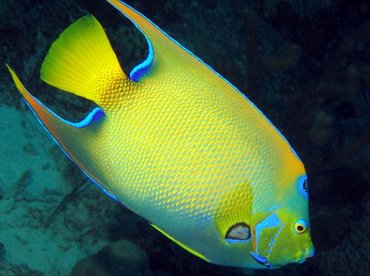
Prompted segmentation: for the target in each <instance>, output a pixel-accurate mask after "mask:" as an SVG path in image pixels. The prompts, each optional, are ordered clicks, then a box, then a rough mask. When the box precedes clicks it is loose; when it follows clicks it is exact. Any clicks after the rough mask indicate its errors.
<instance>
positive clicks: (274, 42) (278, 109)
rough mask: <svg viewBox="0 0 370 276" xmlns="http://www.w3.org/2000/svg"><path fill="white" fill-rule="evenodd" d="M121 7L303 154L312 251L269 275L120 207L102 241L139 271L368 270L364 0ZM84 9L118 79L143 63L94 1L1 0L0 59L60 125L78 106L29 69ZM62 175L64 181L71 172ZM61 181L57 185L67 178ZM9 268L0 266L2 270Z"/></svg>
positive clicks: (367, 11) (100, 259)
mask: <svg viewBox="0 0 370 276" xmlns="http://www.w3.org/2000/svg"><path fill="white" fill-rule="evenodd" d="M126 2H127V3H128V4H130V5H132V6H133V7H135V8H136V9H138V10H139V11H141V12H142V13H143V14H145V15H146V16H147V17H148V18H150V19H151V20H152V21H154V22H155V23H156V24H157V25H158V26H160V27H161V28H162V29H164V30H165V31H166V32H167V33H168V34H170V35H171V36H172V37H173V38H175V39H176V40H177V41H179V42H180V43H181V44H182V45H184V46H185V47H186V48H188V49H189V50H191V51H192V52H193V53H195V54H196V55H197V56H198V57H200V58H201V59H203V60H204V61H205V62H206V63H208V64H209V65H211V67H213V68H214V69H215V70H216V71H217V72H219V73H221V75H223V76H224V77H225V78H226V79H228V80H230V81H231V82H232V83H233V84H234V85H235V86H236V87H238V88H239V89H240V90H241V91H242V92H244V93H245V94H246V95H247V96H248V97H249V98H250V99H251V100H252V101H253V102H254V103H255V104H256V105H257V106H258V107H259V108H260V109H261V110H262V111H263V112H264V113H265V114H266V116H267V117H268V118H269V119H270V120H271V121H272V122H273V123H274V124H275V125H276V126H277V127H278V128H279V129H280V130H281V131H282V133H283V134H284V135H285V136H286V137H287V139H288V140H289V141H290V143H291V144H292V146H293V147H294V148H295V149H296V151H297V152H298V153H299V155H300V156H301V158H302V159H303V161H304V163H305V165H306V169H307V172H308V175H309V177H310V185H311V186H310V189H311V190H310V213H311V225H312V236H313V241H314V244H315V247H316V255H315V257H314V258H313V259H310V260H308V261H307V262H306V263H304V264H302V265H290V266H287V267H285V268H281V269H278V270H274V271H257V272H251V271H247V272H246V271H242V270H239V269H236V268H226V267H220V266H215V265H211V264H207V263H205V262H203V261H201V260H199V259H197V258H196V257H194V256H192V255H190V254H188V253H187V252H185V251H184V250H183V249H181V248H179V247H178V246H177V245H174V244H173V243H172V242H170V241H168V240H167V239H166V238H165V237H162V236H161V235H160V234H159V233H157V232H156V231H154V230H153V229H151V228H150V227H149V226H148V225H147V224H146V223H145V222H144V221H142V220H140V219H139V218H137V217H136V216H135V215H134V214H131V213H130V212H129V211H127V210H125V209H123V208H119V209H118V210H116V211H115V213H114V216H113V217H112V218H111V219H109V220H108V219H107V221H106V229H107V230H106V231H107V232H108V235H109V238H110V240H111V241H112V242H115V241H118V240H122V239H127V240H131V241H133V242H134V243H135V244H136V245H137V246H138V247H140V248H142V249H144V250H145V252H146V255H147V258H148V264H147V268H146V271H147V273H150V274H159V275H162V274H163V275H173V274H176V275H225V274H229V275H244V274H253V273H254V274H260V275H270V274H274V275H296V274H297V275H298V274H301V275H302V274H305V275H306V274H307V275H308V274H310V275H312V274H315V275H334V274H335V275H352V274H353V275H368V273H369V272H368V271H370V265H369V264H370V231H369V225H370V186H369V179H370V157H369V156H370V147H369V144H370V124H369V122H370V3H368V1H357V0H355V1H339V0H338V1H334V0H327V1H303V0H302V1H293V0H290V1H289V0H287V1H279V0H270V1H257V0H253V1H245V0H244V1H243V0H233V1H226V0H223V1H222V0H203V1H175V0H157V1H126ZM89 12H90V13H93V14H94V15H95V16H96V17H97V18H98V19H99V20H100V21H101V22H102V24H103V25H104V26H105V27H106V29H107V32H108V35H109V37H110V39H111V40H112V43H113V46H114V48H115V50H116V52H117V53H118V56H119V59H120V61H121V64H122V65H123V67H124V70H125V71H126V72H128V71H129V70H130V68H132V67H133V66H134V65H135V64H136V63H137V62H138V61H140V59H141V58H142V57H143V56H145V54H146V45H145V43H144V40H143V38H142V37H141V35H140V34H139V33H138V31H137V30H136V29H135V28H133V27H132V24H130V23H129V22H128V21H127V20H126V19H124V18H123V17H122V16H121V15H120V14H119V13H118V12H116V11H115V10H114V9H113V8H112V7H111V6H110V5H109V4H107V3H106V2H105V1H103V0H102V1H88V0H79V1H70V0H66V1H56V0H55V1H54V0H52V1H26V0H24V1H11V0H5V1H1V3H0V38H1V39H0V49H1V51H0V62H1V63H5V62H6V63H9V64H11V65H12V66H13V67H14V69H16V70H17V71H18V72H19V73H20V75H21V76H22V78H23V80H25V83H27V84H28V87H29V88H30V90H31V91H33V92H35V93H34V94H35V95H37V97H39V98H40V99H41V100H42V101H44V102H45V103H47V104H50V105H52V106H54V107H55V108H56V109H57V110H58V111H59V113H60V114H62V115H63V116H65V117H67V118H71V113H72V114H73V116H72V118H77V117H80V116H81V114H82V112H81V111H83V112H85V111H86V110H87V109H88V108H89V106H90V105H89V104H86V102H81V101H76V100H75V99H71V98H69V97H68V96H66V95H64V94H60V95H58V96H56V97H54V94H53V95H52V96H48V93H50V88H49V87H47V86H46V85H45V84H43V83H42V82H41V81H40V80H39V76H38V74H39V68H40V65H41V62H42V60H43V58H44V56H45V55H46V53H47V50H48V48H49V46H50V44H51V43H52V42H53V41H54V40H55V39H56V38H57V36H58V35H59V33H60V32H61V31H62V30H63V29H65V28H66V27H67V26H68V25H69V24H70V23H71V22H73V21H74V20H76V19H77V18H79V17H80V16H82V15H84V14H86V13H89ZM0 71H1V74H0V85H1V93H0V102H1V104H5V105H9V106H14V107H17V108H20V105H21V104H20V101H19V95H18V93H16V92H15V88H14V86H13V84H12V81H11V79H10V77H9V74H8V73H7V72H6V70H5V67H4V66H2V67H1V68H0ZM55 94H57V93H55ZM55 98H56V99H57V101H56V100H55ZM61 101H63V102H64V105H63V106H62V108H61V107H60V106H61V105H60V103H61ZM65 101H67V103H68V105H67V106H66V105H65ZM58 108H59V109H58ZM29 116H31V113H30V115H29ZM1 119H2V120H3V118H1ZM72 168H73V167H72V166H71V167H70V170H71V171H70V172H69V176H70V175H71V174H73V175H79V172H78V171H76V170H75V169H72ZM70 178H71V177H69V179H67V180H66V181H75V182H78V181H76V180H71V179H70ZM76 178H77V179H79V180H81V178H83V177H82V176H76ZM88 185H90V184H88ZM5 192H6V191H5ZM73 197H74V196H72V197H71V199H69V201H73V200H74V198H73ZM66 204H69V202H68V200H67V202H66ZM123 218H124V221H123ZM127 221H129V222H133V223H134V224H135V226H132V225H131V226H130V225H129V224H128V223H127ZM51 227H52V226H51ZM122 229H125V230H124V231H122ZM138 229H140V231H139V232H138ZM1 245H2V244H1V241H0V260H2V259H3V257H4V256H3V255H6V248H5V249H4V248H3V247H2V246H1ZM110 254H113V253H112V252H111V251H109V250H107V249H104V250H101V251H100V252H99V254H98V255H97V256H95V257H92V259H91V260H92V262H93V263H94V262H95V264H93V265H92V266H94V265H96V266H97V267H100V268H101V269H102V270H105V271H109V272H108V273H109V274H110V275H119V274H121V273H122V271H125V268H122V264H121V265H120V264H119V261H117V262H118V263H115V260H116V258H115V257H114V256H113V257H112V256H111V255H110ZM56 258H57V257H56ZM76 262H77V260H76ZM83 265H85V266H88V265H91V263H89V264H88V265H87V264H86V263H85V264H83ZM83 265H82V266H83ZM9 266H11V264H5V262H2V263H1V269H3V270H2V271H4V272H3V273H5V271H8V270H6V269H9ZM102 267H103V268H102ZM24 269H25V270H22V269H19V270H15V268H14V267H13V270H14V271H20V272H19V273H24V274H30V273H31V271H30V270H27V269H26V268H24ZM0 271H1V270H0ZM133 271H135V268H133ZM34 273H36V274H35V275H37V273H38V272H34ZM65 273H66V274H68V273H69V272H68V271H66V272H65ZM4 275H5V274H4ZM96 275H103V274H96Z"/></svg>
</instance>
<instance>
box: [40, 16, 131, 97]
mask: <svg viewBox="0 0 370 276" xmlns="http://www.w3.org/2000/svg"><path fill="white" fill-rule="evenodd" d="M107 74H108V75H109V76H110V77H112V76H115V77H117V76H118V77H122V78H123V77H126V76H125V75H124V73H123V71H122V69H121V67H120V65H119V62H118V60H117V57H116V55H115V53H114V51H113V49H112V46H111V45H110V42H109V40H108V37H107V35H106V34H105V32H104V29H103V27H102V26H101V25H100V23H99V22H98V20H97V19H96V18H95V17H94V16H92V15H86V16H84V17H82V18H80V19H78V20H77V21H76V22H74V23H73V24H72V25H70V26H69V27H68V28H67V29H66V30H64V31H63V32H62V34H61V35H60V36H59V38H58V39H57V40H56V41H55V42H54V43H53V45H52V46H51V48H50V50H49V52H48V54H47V56H46V58H45V60H44V62H43V64H42V67H41V79H42V80H43V81H45V82H46V83H48V84H50V85H52V86H55V87H57V88H59V89H62V90H65V91H67V92H70V93H73V94H76V95H78V96H81V97H84V98H86V99H89V100H92V101H95V102H96V103H97V104H99V102H98V101H97V100H98V99H99V98H100V96H99V95H97V94H99V93H103V92H104V89H100V88H102V87H97V86H99V85H104V83H105V84H106V81H108V80H107V79H105V80H104V77H105V76H107ZM102 81H103V83H102Z"/></svg>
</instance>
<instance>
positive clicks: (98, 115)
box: [54, 107, 105, 128]
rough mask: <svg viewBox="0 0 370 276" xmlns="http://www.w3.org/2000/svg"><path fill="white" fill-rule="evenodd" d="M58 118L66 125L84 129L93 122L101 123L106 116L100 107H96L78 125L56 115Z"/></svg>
mask: <svg viewBox="0 0 370 276" xmlns="http://www.w3.org/2000/svg"><path fill="white" fill-rule="evenodd" d="M54 115H55V116H57V117H58V118H59V119H61V120H62V121H63V122H64V123H66V124H68V125H70V126H73V127H76V128H84V127H87V126H88V125H90V124H91V123H92V122H96V121H99V120H100V119H102V118H103V117H104V116H105V114H104V111H103V110H102V109H101V108H100V107H95V108H94V109H93V110H92V111H91V112H90V113H89V114H87V116H86V117H85V118H84V119H83V120H81V121H80V122H77V123H72V122H70V121H67V120H64V119H63V118H61V117H59V116H58V115H56V114H54Z"/></svg>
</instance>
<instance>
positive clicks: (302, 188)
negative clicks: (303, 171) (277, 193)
mask: <svg viewBox="0 0 370 276" xmlns="http://www.w3.org/2000/svg"><path fill="white" fill-rule="evenodd" d="M297 188H298V191H299V193H300V194H301V195H302V196H303V197H304V198H305V199H307V200H308V189H309V185H308V180H307V176H306V175H302V176H300V177H299V178H298V180H297Z"/></svg>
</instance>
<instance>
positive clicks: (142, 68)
mask: <svg viewBox="0 0 370 276" xmlns="http://www.w3.org/2000/svg"><path fill="white" fill-rule="evenodd" d="M134 24H135V23H134ZM135 26H136V24H135ZM136 28H138V29H139V30H140V28H139V27H138V26H136ZM140 31H141V30H140ZM141 33H142V34H143V35H144V37H145V39H146V42H147V43H148V56H147V57H146V59H145V60H144V61H143V62H141V63H139V64H138V65H136V66H135V67H134V68H133V69H132V70H131V72H130V79H131V80H132V81H134V82H138V81H139V80H140V78H141V77H142V76H144V75H145V74H146V73H147V72H148V71H149V69H150V66H151V65H152V63H153V60H154V51H153V46H152V43H151V42H150V40H149V39H148V38H147V37H146V35H145V34H144V33H143V32H141Z"/></svg>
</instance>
